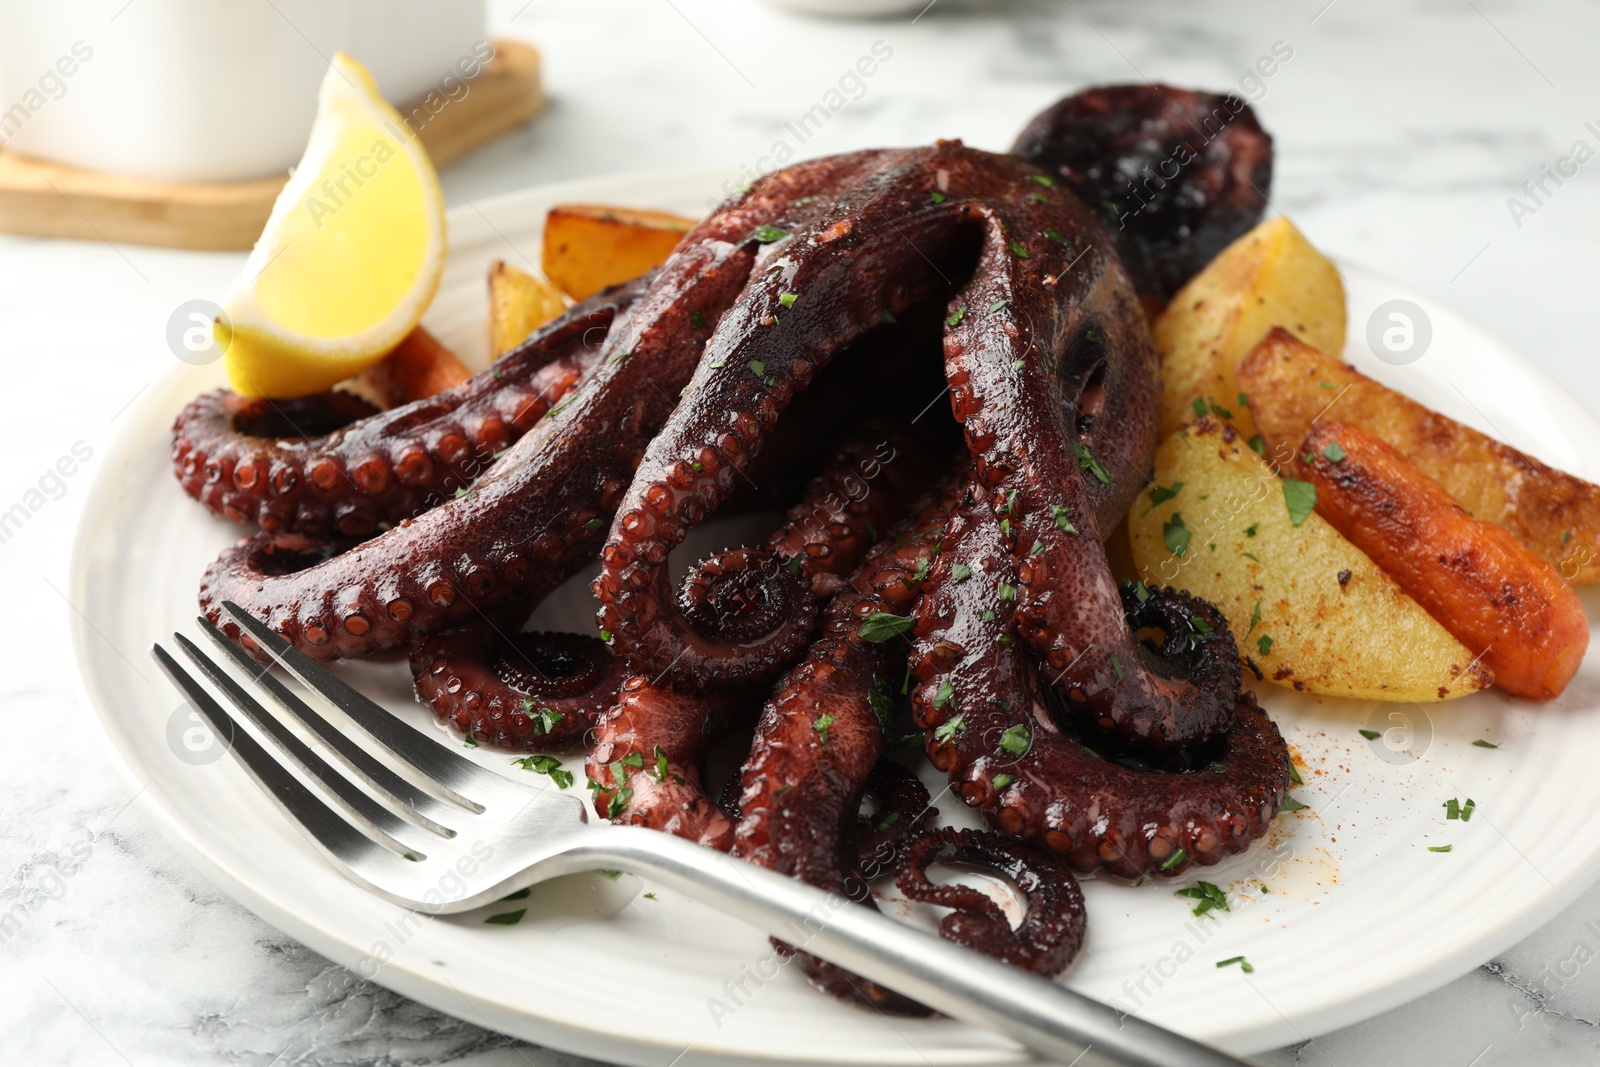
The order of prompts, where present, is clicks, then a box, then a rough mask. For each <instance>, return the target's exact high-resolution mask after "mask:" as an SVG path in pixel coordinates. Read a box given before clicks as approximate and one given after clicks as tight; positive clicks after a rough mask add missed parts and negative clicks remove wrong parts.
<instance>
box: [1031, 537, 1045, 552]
mask: <svg viewBox="0 0 1600 1067" xmlns="http://www.w3.org/2000/svg"><path fill="white" fill-rule="evenodd" d="M1043 551H1044V542H1043V541H1039V540H1035V541H1034V542H1033V547H1032V548H1030V549H1028V555H1030V556H1037V555H1038V554H1039V553H1041V552H1043Z"/></svg>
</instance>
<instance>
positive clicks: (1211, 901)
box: [1175, 882, 1233, 918]
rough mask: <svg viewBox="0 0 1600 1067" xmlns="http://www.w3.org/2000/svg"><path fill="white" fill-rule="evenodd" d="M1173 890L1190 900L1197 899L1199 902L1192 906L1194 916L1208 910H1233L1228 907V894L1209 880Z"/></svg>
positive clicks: (1198, 915)
mask: <svg viewBox="0 0 1600 1067" xmlns="http://www.w3.org/2000/svg"><path fill="white" fill-rule="evenodd" d="M1175 892H1176V894H1177V895H1178V896H1180V897H1188V898H1189V899H1190V900H1198V901H1199V902H1200V903H1198V904H1196V905H1195V906H1194V916H1195V918H1199V917H1200V916H1202V915H1204V914H1205V913H1206V912H1208V911H1232V910H1233V909H1232V908H1230V907H1228V894H1226V893H1224V892H1223V891H1222V890H1221V889H1219V888H1218V887H1217V886H1216V885H1214V884H1213V883H1211V882H1196V883H1195V884H1194V885H1192V886H1188V887H1186V888H1184V889H1179V890H1175Z"/></svg>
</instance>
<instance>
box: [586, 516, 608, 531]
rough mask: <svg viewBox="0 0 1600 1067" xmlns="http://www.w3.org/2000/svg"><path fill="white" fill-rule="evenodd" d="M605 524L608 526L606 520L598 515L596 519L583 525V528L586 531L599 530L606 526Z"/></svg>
mask: <svg viewBox="0 0 1600 1067" xmlns="http://www.w3.org/2000/svg"><path fill="white" fill-rule="evenodd" d="M605 524H606V520H604V519H602V518H601V517H600V516H598V515H596V516H595V517H594V518H592V519H590V520H589V521H588V522H586V523H584V524H583V528H584V529H585V530H598V529H600V528H601V527H603V526H605Z"/></svg>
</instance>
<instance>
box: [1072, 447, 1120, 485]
mask: <svg viewBox="0 0 1600 1067" xmlns="http://www.w3.org/2000/svg"><path fill="white" fill-rule="evenodd" d="M1072 447H1073V450H1074V451H1076V452H1077V453H1078V466H1079V468H1081V469H1082V470H1086V471H1088V472H1089V473H1090V474H1092V475H1094V476H1095V478H1096V479H1097V480H1099V481H1100V482H1101V483H1102V484H1104V485H1110V484H1111V475H1110V474H1109V473H1107V471H1106V469H1105V468H1104V467H1102V466H1101V465H1100V461H1099V460H1097V459H1095V458H1094V453H1093V452H1090V451H1089V446H1088V445H1086V444H1084V443H1083V442H1082V441H1079V440H1077V439H1076V438H1074V439H1073V442H1072Z"/></svg>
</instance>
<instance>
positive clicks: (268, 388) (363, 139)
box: [213, 53, 445, 397]
mask: <svg viewBox="0 0 1600 1067" xmlns="http://www.w3.org/2000/svg"><path fill="white" fill-rule="evenodd" d="M444 248H445V226H444V196H443V194H442V193H441V192H440V190H439V175H438V173H437V172H436V171H435V170H434V169H433V163H432V162H431V161H430V160H429V159H428V154H427V152H426V151H425V150H424V149H423V147H422V144H421V142H420V141H418V139H417V138H416V136H415V135H414V134H413V133H412V132H411V131H410V130H409V129H407V128H406V124H405V120H403V119H402V118H401V117H400V114H399V112H397V111H395V109H394V108H392V107H390V106H389V105H388V104H387V103H385V102H384V100H383V98H382V97H381V96H379V95H378V89H377V85H376V84H375V83H374V82H373V80H372V75H370V74H368V73H367V70H366V68H365V67H363V66H362V65H361V64H360V63H357V62H356V61H355V60H353V59H351V58H350V57H349V56H346V55H344V54H342V53H341V54H339V55H336V56H334V57H333V63H332V65H331V66H330V68H329V70H328V74H327V76H326V77H325V78H323V80H322V88H321V89H320V91H319V93H318V97H317V116H316V120H315V122H313V123H312V126H311V139H310V141H309V142H308V143H307V144H306V152H305V155H304V156H303V157H302V158H301V160H300V164H299V166H298V167H296V168H295V171H294V174H293V175H292V176H291V177H290V178H289V181H288V184H286V185H285V186H284V187H283V192H281V193H279V194H278V199H277V201H276V203H274V204H273V206H272V215H271V217H270V218H268V219H267V225H266V228H265V229H263V230H262V231H261V238H260V239H259V240H258V241H257V242H256V245H255V248H254V249H253V250H252V251H251V253H250V258H249V259H248V260H246V261H245V269H244V274H243V276H241V277H240V278H239V280H238V281H236V282H234V284H233V287H232V288H231V289H230V290H229V291H228V296H227V299H226V300H225V301H224V303H223V315H221V316H218V318H217V321H216V323H215V324H214V328H213V330H214V333H215V334H216V336H217V342H218V344H219V346H220V347H221V348H222V349H223V351H224V352H225V357H224V360H225V366H226V368H227V372H228V381H229V383H230V384H231V385H232V386H233V388H234V389H235V390H237V391H238V392H240V393H243V394H245V395H247V396H273V397H291V396H303V395H305V394H306V393H314V392H316V391H318V390H321V389H326V388H328V387H329V386H331V385H333V384H334V383H335V382H338V381H342V380H344V379H345V378H348V377H350V376H351V375H353V374H357V373H359V372H360V371H362V370H364V369H365V368H366V367H368V366H370V365H371V364H373V363H375V362H377V361H378V360H379V359H381V358H383V356H384V354H385V353H387V352H389V351H390V350H391V349H393V348H394V347H395V345H397V344H399V343H400V340H401V339H402V338H403V337H405V335H406V334H408V333H410V332H411V330H412V329H413V328H415V326H416V325H417V323H418V322H419V321H420V320H421V319H422V313H423V311H425V310H426V309H427V307H428V303H429V301H431V300H432V299H433V294H434V291H435V290H436V289H437V288H438V286H439V273H440V271H441V269H442V268H443V267H444Z"/></svg>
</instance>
